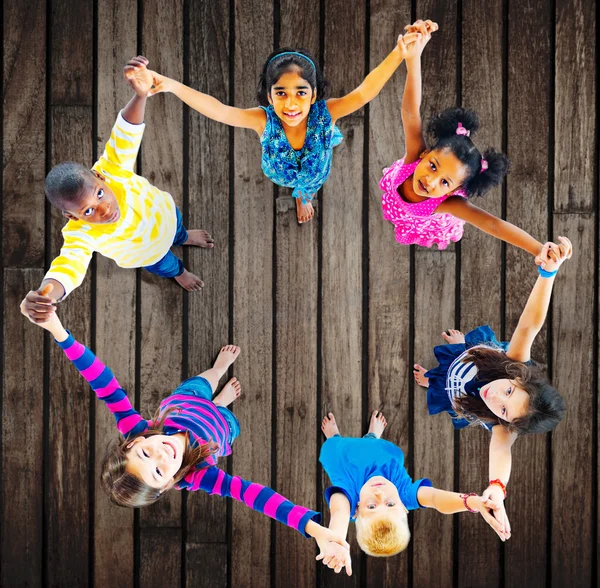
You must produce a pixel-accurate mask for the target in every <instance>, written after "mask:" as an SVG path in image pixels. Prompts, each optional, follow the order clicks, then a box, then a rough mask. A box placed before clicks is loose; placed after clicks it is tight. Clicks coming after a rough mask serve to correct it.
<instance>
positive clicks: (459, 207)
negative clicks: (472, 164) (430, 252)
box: [435, 196, 542, 256]
mask: <svg viewBox="0 0 600 588" xmlns="http://www.w3.org/2000/svg"><path fill="white" fill-rule="evenodd" d="M435 211H436V212H440V213H449V214H451V215H452V216H455V217H457V218H460V219H462V220H464V221H466V222H468V223H469V224H471V225H473V226H475V227H477V228H478V229H481V230H482V231H484V232H486V233H488V234H490V235H492V236H493V237H496V238H497V239H500V240H502V241H506V242H507V243H510V244H511V245H515V246H516V247H519V248H521V249H524V250H525V251H528V252H529V253H531V255H534V256H539V255H540V254H541V252H542V244H541V243H540V242H539V241H538V240H537V239H534V238H533V237H532V236H531V235H530V234H529V233H527V232H526V231H524V230H523V229H520V228H519V227H517V226H515V225H513V224H511V223H509V222H507V221H505V220H502V219H501V218H498V217H496V216H494V215H493V214H490V213H489V212H486V211H485V210H482V209H481V208H479V207H477V206H474V205H473V204H471V203H470V202H468V201H467V200H465V199H464V198H462V197H460V196H454V197H452V198H448V199H447V200H445V201H444V202H442V203H441V204H440V205H439V206H438V207H437V208H436V209H435Z"/></svg>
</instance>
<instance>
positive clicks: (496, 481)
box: [490, 478, 506, 498]
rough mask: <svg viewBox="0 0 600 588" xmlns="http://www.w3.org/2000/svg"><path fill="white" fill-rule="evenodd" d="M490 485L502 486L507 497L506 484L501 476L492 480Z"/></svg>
mask: <svg viewBox="0 0 600 588" xmlns="http://www.w3.org/2000/svg"><path fill="white" fill-rule="evenodd" d="M490 486H500V488H502V492H504V498H506V486H505V485H504V484H503V482H502V480H500V479H499V478H496V479H495V480H490Z"/></svg>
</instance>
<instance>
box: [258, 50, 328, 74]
mask: <svg viewBox="0 0 600 588" xmlns="http://www.w3.org/2000/svg"><path fill="white" fill-rule="evenodd" d="M282 55H298V57H302V58H303V59H306V61H308V63H310V64H311V65H312V67H313V69H314V70H315V72H316V71H317V68H316V67H315V64H314V63H313V62H312V59H310V57H306V55H303V54H302V53H298V52H297V51H284V52H283V53H278V54H277V55H275V57H271V59H269V63H271V61H273V60H274V59H277V58H278V57H281V56H282ZM269 63H267V65H269Z"/></svg>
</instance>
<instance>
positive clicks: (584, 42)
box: [554, 0, 597, 212]
mask: <svg viewBox="0 0 600 588" xmlns="http://www.w3.org/2000/svg"><path fill="white" fill-rule="evenodd" d="M596 10H597V9H596V2H588V1H586V0H568V1H567V2H558V3H557V4H556V40H555V51H554V57H555V83H554V89H555V90H554V91H555V94H554V112H555V122H554V132H555V141H554V181H555V192H554V210H555V211H557V212H594V189H593V186H594V173H595V169H596V166H595V165H594V163H593V162H594V157H595V140H594V125H592V124H590V121H593V120H596V91H595V87H596V70H595V69H594V66H595V64H596V48H595V43H594V42H590V39H595V38H596Z"/></svg>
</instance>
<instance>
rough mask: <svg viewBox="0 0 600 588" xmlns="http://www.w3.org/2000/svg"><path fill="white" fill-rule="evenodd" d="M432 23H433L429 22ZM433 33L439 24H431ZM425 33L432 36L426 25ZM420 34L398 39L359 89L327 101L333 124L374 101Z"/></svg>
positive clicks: (412, 33) (414, 33) (401, 36)
mask: <svg viewBox="0 0 600 588" xmlns="http://www.w3.org/2000/svg"><path fill="white" fill-rule="evenodd" d="M427 22H428V23H431V21H427ZM431 27H432V28H431V31H433V30H437V24H435V23H431ZM422 30H423V31H424V33H426V34H427V35H428V36H430V32H429V31H428V30H427V26H426V25H424V26H423V29H422ZM421 34H423V33H420V32H409V33H407V34H405V35H400V36H399V37H398V42H397V44H396V47H394V49H393V50H392V51H391V53H390V54H389V55H388V56H387V57H386V58H385V59H384V60H383V61H382V62H381V63H380V64H379V65H378V66H377V67H376V68H375V69H374V70H373V71H372V72H371V73H370V74H369V75H368V76H367V77H366V78H365V79H364V80H363V82H362V84H361V85H360V86H358V88H356V89H354V90H353V91H352V92H350V93H349V94H346V96H343V97H341V98H331V99H330V100H327V108H328V110H329V113H330V114H331V118H332V120H333V123H335V122H336V121H337V120H338V119H340V118H343V117H344V116H347V115H349V114H351V113H353V112H355V111H356V110H358V109H359V108H362V107H363V106H364V105H365V104H367V103H368V102H370V101H371V100H373V98H375V96H377V94H379V92H380V91H381V89H382V88H383V86H385V84H386V83H387V81H388V80H389V79H390V78H391V77H392V74H393V73H394V72H395V71H396V70H397V69H398V66H399V65H400V64H401V63H402V61H403V60H404V59H405V58H406V57H407V55H408V51H409V48H410V47H411V46H412V45H414V43H415V42H416V41H417V40H418V39H419V38H420V35H421Z"/></svg>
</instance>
